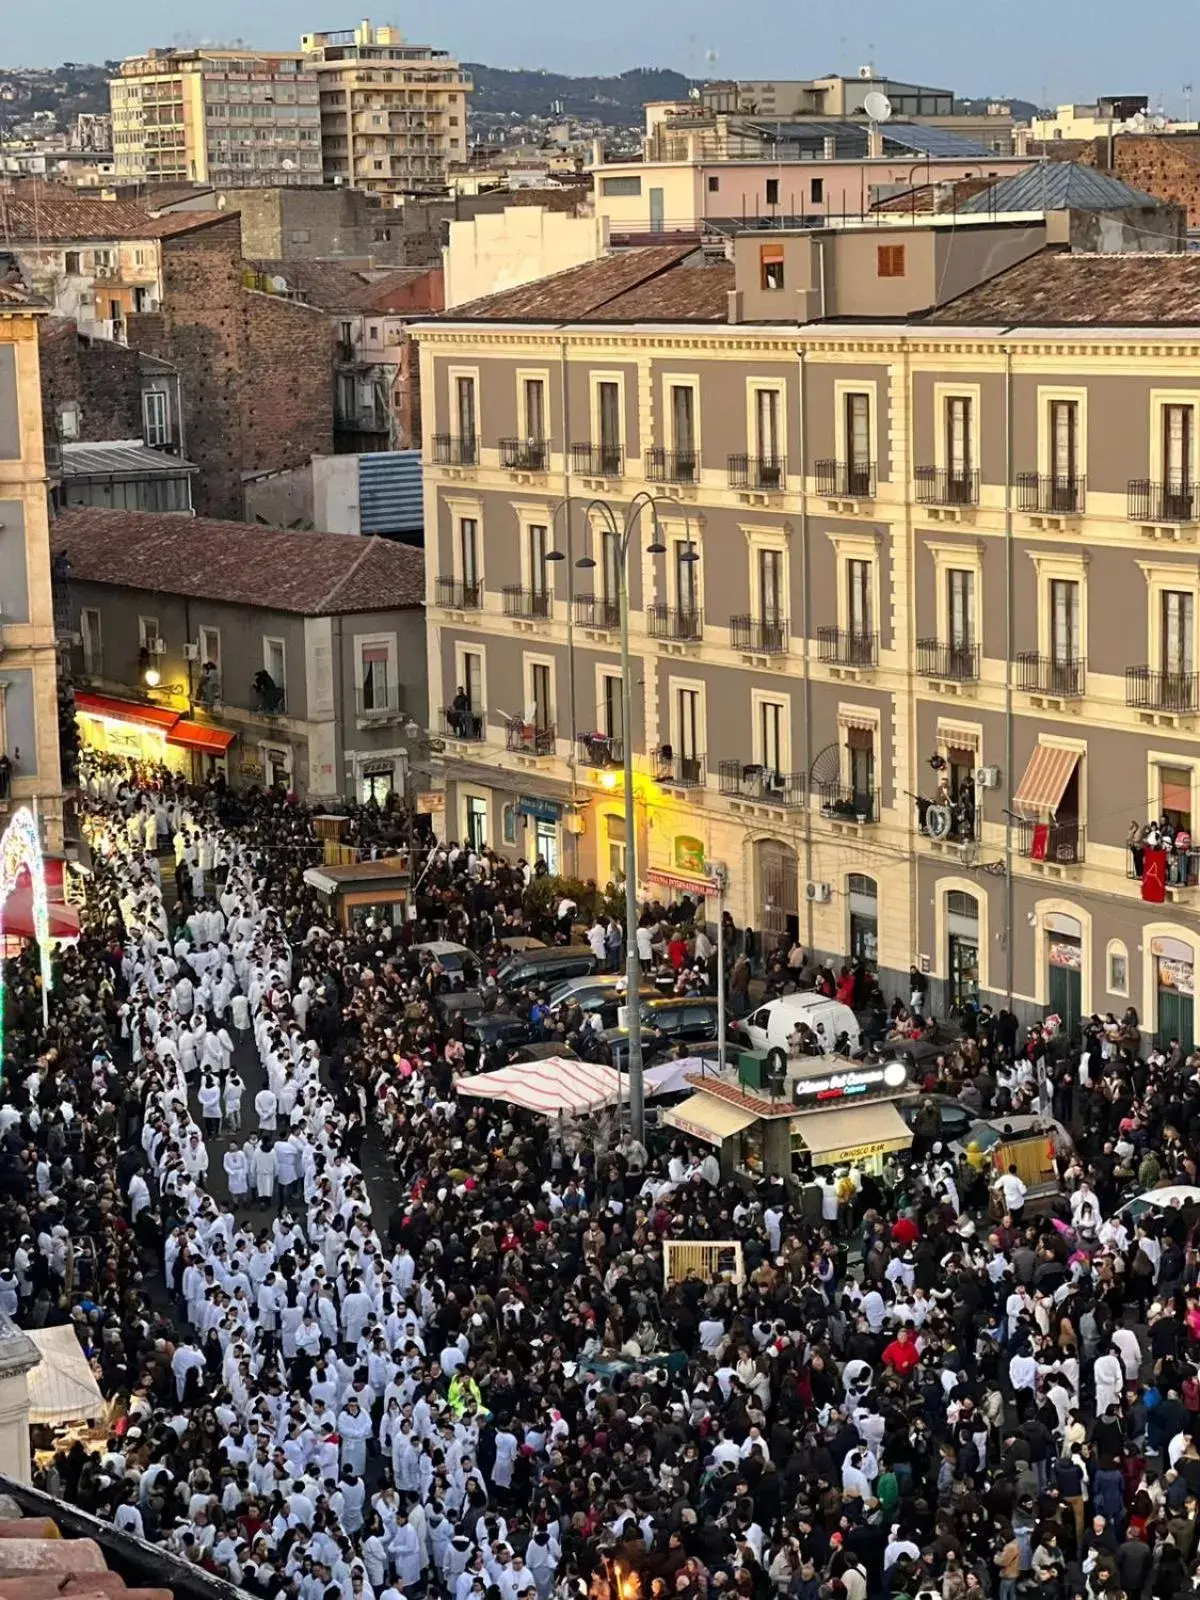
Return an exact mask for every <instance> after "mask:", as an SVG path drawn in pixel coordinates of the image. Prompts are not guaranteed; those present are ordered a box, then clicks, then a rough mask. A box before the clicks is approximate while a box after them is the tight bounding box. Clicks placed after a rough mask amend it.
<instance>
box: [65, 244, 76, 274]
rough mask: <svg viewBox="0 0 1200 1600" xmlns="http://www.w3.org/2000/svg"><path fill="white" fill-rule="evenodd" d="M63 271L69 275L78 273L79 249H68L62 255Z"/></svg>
mask: <svg viewBox="0 0 1200 1600" xmlns="http://www.w3.org/2000/svg"><path fill="white" fill-rule="evenodd" d="M63 271H64V272H66V273H67V274H68V275H69V276H71V277H78V275H79V251H78V250H68V251H66V253H65V254H64V256H63Z"/></svg>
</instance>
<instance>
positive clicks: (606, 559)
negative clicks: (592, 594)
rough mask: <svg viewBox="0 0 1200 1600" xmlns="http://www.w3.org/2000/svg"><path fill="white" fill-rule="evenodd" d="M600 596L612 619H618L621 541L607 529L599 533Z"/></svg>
mask: <svg viewBox="0 0 1200 1600" xmlns="http://www.w3.org/2000/svg"><path fill="white" fill-rule="evenodd" d="M600 598H601V600H602V601H603V602H604V608H605V610H606V611H608V610H610V609H611V611H612V615H613V620H614V621H616V620H618V619H619V614H620V605H621V542H620V540H619V539H618V537H617V535H616V534H615V533H610V532H608V531H607V530H605V531H604V532H602V533H601V535H600Z"/></svg>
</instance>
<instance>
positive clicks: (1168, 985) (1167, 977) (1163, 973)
mask: <svg viewBox="0 0 1200 1600" xmlns="http://www.w3.org/2000/svg"><path fill="white" fill-rule="evenodd" d="M1158 986H1159V988H1160V989H1174V991H1175V993H1176V994H1181V995H1191V994H1194V993H1195V992H1196V969H1195V967H1194V966H1193V965H1192V964H1191V962H1190V961H1170V960H1168V959H1167V957H1166V956H1159V958H1158Z"/></svg>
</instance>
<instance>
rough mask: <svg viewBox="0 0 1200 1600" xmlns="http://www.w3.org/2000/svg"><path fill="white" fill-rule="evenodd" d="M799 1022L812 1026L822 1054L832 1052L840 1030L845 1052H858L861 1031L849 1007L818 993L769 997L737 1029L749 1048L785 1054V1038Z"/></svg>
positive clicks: (851, 1053)
mask: <svg viewBox="0 0 1200 1600" xmlns="http://www.w3.org/2000/svg"><path fill="white" fill-rule="evenodd" d="M798 1022H802V1023H804V1024H805V1026H806V1027H809V1028H811V1029H812V1031H813V1032H814V1033H815V1034H816V1036H817V1038H818V1040H819V1041H820V1043H821V1045H822V1049H823V1051H824V1052H825V1053H832V1052H833V1047H834V1040H835V1039H836V1038H837V1037H838V1035H839V1034H841V1033H844V1034H845V1035H846V1038H847V1045H846V1049H845V1052H844V1053H845V1054H846V1055H855V1054H857V1052H858V1050H859V1049H860V1047H861V1040H862V1030H861V1029H860V1028H859V1025H858V1018H857V1017H856V1016H855V1015H854V1013H853V1011H851V1009H850V1007H849V1006H846V1005H843V1004H842V1003H841V1001H840V1000H827V999H826V998H825V996H824V995H821V994H785V995H781V996H780V998H779V999H778V1000H768V1001H767V1003H766V1005H763V1006H759V1007H758V1009H757V1010H756V1011H752V1012H751V1013H750V1015H749V1016H748V1017H745V1018H743V1020H742V1021H741V1022H739V1023H738V1024H737V1031H738V1033H739V1034H741V1035H742V1036H743V1037H745V1038H746V1039H748V1040H749V1042H750V1048H751V1049H752V1050H782V1051H784V1052H785V1054H786V1052H787V1048H788V1039H789V1038H790V1037H791V1034H792V1033H793V1031H794V1030H795V1027H796V1024H797V1023H798Z"/></svg>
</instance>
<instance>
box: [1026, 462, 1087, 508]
mask: <svg viewBox="0 0 1200 1600" xmlns="http://www.w3.org/2000/svg"><path fill="white" fill-rule="evenodd" d="M1086 503H1087V479H1086V478H1077V477H1070V476H1068V477H1046V476H1044V475H1043V474H1041V473H1038V472H1018V473H1017V510H1018V511H1032V512H1040V513H1043V514H1044V515H1046V516H1052V517H1075V516H1079V515H1081V514H1082V512H1083V508H1084V506H1085V504H1086Z"/></svg>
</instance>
